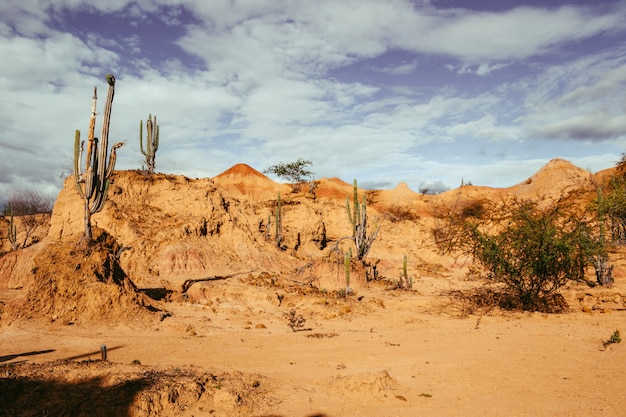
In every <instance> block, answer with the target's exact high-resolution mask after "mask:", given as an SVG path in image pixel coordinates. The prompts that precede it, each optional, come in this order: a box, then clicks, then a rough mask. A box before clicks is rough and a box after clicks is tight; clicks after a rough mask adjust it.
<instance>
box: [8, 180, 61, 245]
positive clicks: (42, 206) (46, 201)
mask: <svg viewBox="0 0 626 417" xmlns="http://www.w3.org/2000/svg"><path fill="white" fill-rule="evenodd" d="M7 207H8V210H9V213H10V214H11V225H10V229H12V230H11V232H12V233H10V235H9V237H10V238H12V239H10V240H11V246H12V248H13V250H15V249H17V248H18V247H19V246H20V244H19V243H18V242H17V226H16V225H15V223H14V221H13V216H19V217H20V220H21V226H22V227H23V228H24V241H23V242H22V244H21V246H22V247H26V245H27V243H28V239H29V238H30V237H31V236H32V234H33V233H34V232H35V231H36V230H37V228H38V227H40V226H43V225H44V224H45V223H46V221H47V220H48V216H46V215H49V214H50V212H51V210H52V199H51V198H50V197H48V196H46V195H45V194H42V193H40V192H38V191H34V190H27V189H18V190H17V191H15V192H13V194H12V195H11V197H10V198H9V201H8V203H7ZM5 211H6V208H5Z"/></svg>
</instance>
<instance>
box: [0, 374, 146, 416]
mask: <svg viewBox="0 0 626 417" xmlns="http://www.w3.org/2000/svg"><path fill="white" fill-rule="evenodd" d="M152 384H153V381H152V380H151V379H150V378H139V379H134V380H129V381H124V382H122V383H120V384H116V385H114V386H110V387H105V386H103V385H104V381H103V378H102V377H96V378H91V379H88V380H84V381H81V382H78V383H66V382H59V381H45V380H37V379H30V378H26V377H9V378H0V416H1V417H5V416H6V417H9V416H11V417H20V416H35V415H37V416H50V417H52V416H96V417H100V416H103V417H104V416H107V417H109V416H122V417H124V416H128V417H130V416H131V415H133V414H134V413H132V410H131V405H132V404H133V401H134V399H135V396H136V395H137V393H139V392H140V391H142V390H144V389H146V388H148V387H150V386H151V385H152Z"/></svg>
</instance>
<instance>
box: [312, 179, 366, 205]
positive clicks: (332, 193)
mask: <svg viewBox="0 0 626 417" xmlns="http://www.w3.org/2000/svg"><path fill="white" fill-rule="evenodd" d="M353 190H354V188H353V185H352V184H348V183H347V182H345V181H343V180H341V179H339V178H336V177H333V178H322V179H320V180H318V181H316V187H315V196H316V197H317V198H322V199H330V200H336V199H340V200H345V198H346V197H350V198H352V195H353ZM362 193H363V191H362V190H359V195H361V194H362Z"/></svg>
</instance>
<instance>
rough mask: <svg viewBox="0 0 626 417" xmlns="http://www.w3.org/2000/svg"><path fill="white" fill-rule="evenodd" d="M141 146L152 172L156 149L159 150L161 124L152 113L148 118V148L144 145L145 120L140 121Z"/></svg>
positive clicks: (147, 166)
mask: <svg viewBox="0 0 626 417" xmlns="http://www.w3.org/2000/svg"><path fill="white" fill-rule="evenodd" d="M139 148H140V149H141V153H142V154H143V156H145V157H146V168H147V169H148V172H149V173H150V174H152V173H153V172H154V166H155V163H154V156H155V154H156V151H157V150H159V125H157V122H156V115H155V116H154V119H153V118H152V114H149V115H148V120H146V148H145V149H144V147H143V120H140V121H139Z"/></svg>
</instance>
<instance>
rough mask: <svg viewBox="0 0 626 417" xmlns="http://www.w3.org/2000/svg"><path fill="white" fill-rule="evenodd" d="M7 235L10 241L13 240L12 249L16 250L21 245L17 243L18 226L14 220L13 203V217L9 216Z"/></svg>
mask: <svg viewBox="0 0 626 417" xmlns="http://www.w3.org/2000/svg"><path fill="white" fill-rule="evenodd" d="M7 236H8V238H9V242H11V250H12V251H16V250H17V249H18V248H19V246H20V245H19V243H17V226H16V225H15V223H14V221H13V205H11V217H10V218H9V230H8V232H7Z"/></svg>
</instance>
